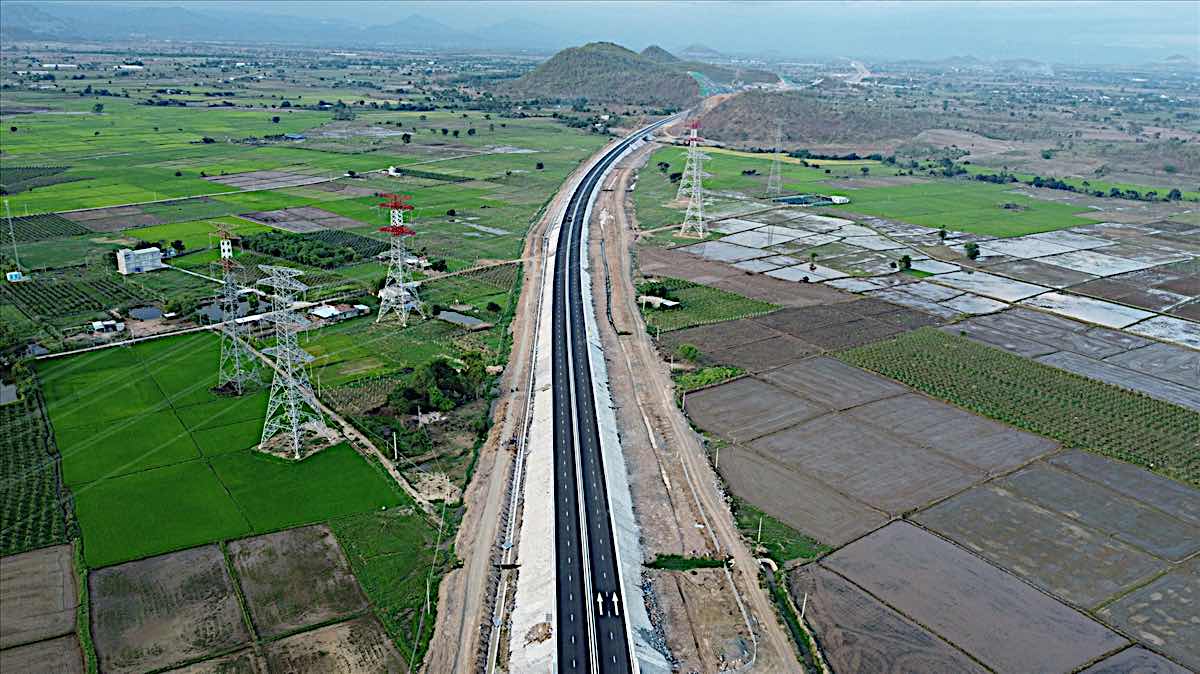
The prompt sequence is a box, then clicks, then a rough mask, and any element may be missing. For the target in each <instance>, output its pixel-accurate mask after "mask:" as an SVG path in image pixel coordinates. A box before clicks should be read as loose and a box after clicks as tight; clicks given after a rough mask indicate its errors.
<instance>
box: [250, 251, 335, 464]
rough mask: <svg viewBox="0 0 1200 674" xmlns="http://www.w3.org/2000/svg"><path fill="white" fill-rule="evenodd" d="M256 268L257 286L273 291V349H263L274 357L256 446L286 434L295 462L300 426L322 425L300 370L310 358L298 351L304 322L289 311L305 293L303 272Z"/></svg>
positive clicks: (300, 443) (269, 316)
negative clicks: (258, 273) (268, 397)
mask: <svg viewBox="0 0 1200 674" xmlns="http://www.w3.org/2000/svg"><path fill="white" fill-rule="evenodd" d="M258 268H259V269H261V270H262V271H264V272H266V273H267V277H266V278H263V279H261V280H260V281H259V282H258V284H259V285H262V286H266V287H268V288H271V289H272V291H273V292H272V295H271V311H270V313H268V314H267V315H266V318H267V320H269V321H271V322H272V323H274V324H275V346H273V347H271V348H269V349H265V350H264V353H267V354H270V355H273V356H275V377H274V379H272V381H271V400H270V402H269V403H267V420H266V423H265V424H264V425H263V433H262V441H261V442H260V445H261V444H264V443H266V442H267V440H269V439H271V438H273V437H275V436H276V435H278V434H280V433H286V434H287V436H288V443H289V445H290V447H291V450H292V455H293V457H294V458H297V459H299V458H300V457H301V454H302V451H301V450H302V449H303V440H304V437H303V427H304V426H306V425H310V426H312V429H313V430H314V431H315V430H319V429H320V428H322V427H324V426H325V417H324V416H323V415H322V414H321V411H320V409H319V408H318V407H317V399H316V396H315V395H314V394H313V390H312V384H310V383H309V381H308V373H307V372H306V371H305V369H304V366H305V365H306V364H307V363H308V362H309V361H311V360H313V357H312V356H310V355H309V354H308V353H307V352H305V351H304V350H303V349H301V348H300V345H299V342H298V339H297V336H296V333H298V332H299V331H300V330H303V329H304V328H305V327H307V326H308V319H306V318H304V317H303V316H301V315H300V314H298V313H296V312H295V311H294V310H293V309H292V304H293V303H294V302H295V300H296V296H297V295H299V294H300V293H303V292H304V291H306V290H308V286H307V285H305V284H303V283H301V282H300V281H299V280H298V279H297V278H296V277H297V276H300V275H301V274H302V273H304V272H302V271H300V270H298V269H290V268H288V267H276V266H272V265H267V264H260V265H258Z"/></svg>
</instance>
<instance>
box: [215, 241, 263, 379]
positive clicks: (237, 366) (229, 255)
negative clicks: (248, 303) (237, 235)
mask: <svg viewBox="0 0 1200 674" xmlns="http://www.w3.org/2000/svg"><path fill="white" fill-rule="evenodd" d="M218 265H219V266H220V267H221V301H220V306H221V321H222V323H221V361H220V364H219V366H218V368H217V388H225V387H227V386H228V387H231V388H232V389H233V391H234V392H235V393H236V394H237V395H242V393H243V392H245V390H246V387H247V386H248V385H250V384H258V383H261V381H260V380H259V377H258V367H257V366H258V359H257V358H255V357H254V354H253V353H252V352H251V351H250V345H249V344H247V343H246V339H245V337H244V335H243V329H242V326H241V325H240V324H239V323H238V322H237V318H238V308H239V306H240V305H241V286H240V285H239V284H238V279H237V270H238V269H240V268H241V265H240V264H238V263H237V261H235V260H234V259H233V242H232V241H231V240H230V239H229V235H228V232H225V231H224V230H222V231H221V261H220V262H219V263H218Z"/></svg>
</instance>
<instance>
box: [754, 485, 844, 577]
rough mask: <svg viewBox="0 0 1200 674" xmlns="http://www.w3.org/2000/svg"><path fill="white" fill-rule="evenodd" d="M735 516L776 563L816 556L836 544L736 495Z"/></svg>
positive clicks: (755, 544)
mask: <svg viewBox="0 0 1200 674" xmlns="http://www.w3.org/2000/svg"><path fill="white" fill-rule="evenodd" d="M733 516H734V519H736V520H737V526H738V530H739V531H741V532H742V536H744V537H745V538H746V540H747V541H749V542H751V544H752V546H753V547H752V549H755V548H757V549H759V550H761V553H762V554H765V555H766V556H767V557H770V558H771V559H772V560H773V561H774V562H775V563H776V564H779V565H781V566H782V565H783V564H786V563H787V562H791V561H794V560H810V559H816V558H817V557H820V556H821V555H823V554H825V553H827V552H829V551H830V550H832V549H833V548H831V547H830V546H828V545H825V544H824V543H820V542H818V541H817V540H815V539H813V538H811V537H809V536H806V535H804V534H802V533H800V532H799V531H796V530H795V529H793V528H792V527H790V526H788V525H786V524H784V523H783V522H780V521H779V520H777V519H775V518H774V517H771V516H770V515H768V514H766V513H764V512H763V511H761V510H759V509H758V508H755V507H754V506H752V505H750V504H749V503H747V502H746V501H744V500H742V499H740V498H736V497H735V498H734V502H733Z"/></svg>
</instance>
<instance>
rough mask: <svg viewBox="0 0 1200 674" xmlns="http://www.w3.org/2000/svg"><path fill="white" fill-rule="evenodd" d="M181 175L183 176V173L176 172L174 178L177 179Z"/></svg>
mask: <svg viewBox="0 0 1200 674" xmlns="http://www.w3.org/2000/svg"><path fill="white" fill-rule="evenodd" d="M182 175H183V171H176V172H175V177H176V178H178V177H180V176H182Z"/></svg>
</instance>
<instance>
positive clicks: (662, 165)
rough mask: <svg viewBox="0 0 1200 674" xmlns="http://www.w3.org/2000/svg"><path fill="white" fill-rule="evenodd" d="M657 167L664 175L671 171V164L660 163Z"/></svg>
mask: <svg viewBox="0 0 1200 674" xmlns="http://www.w3.org/2000/svg"><path fill="white" fill-rule="evenodd" d="M655 166H657V167H658V170H659V171H661V172H662V173H666V172H667V171H670V170H671V164H670V163H669V162H665V161H660V162H658V163H657V164H655Z"/></svg>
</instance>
